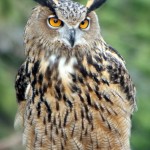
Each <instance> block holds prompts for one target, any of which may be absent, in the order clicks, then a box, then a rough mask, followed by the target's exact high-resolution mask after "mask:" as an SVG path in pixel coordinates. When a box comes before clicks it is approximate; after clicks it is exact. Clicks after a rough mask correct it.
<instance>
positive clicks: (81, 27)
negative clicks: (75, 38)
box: [79, 19, 89, 29]
mask: <svg viewBox="0 0 150 150" xmlns="http://www.w3.org/2000/svg"><path fill="white" fill-rule="evenodd" d="M88 26H89V20H88V19H85V20H84V21H82V22H81V23H80V25H79V27H80V29H86V28H87V27H88Z"/></svg>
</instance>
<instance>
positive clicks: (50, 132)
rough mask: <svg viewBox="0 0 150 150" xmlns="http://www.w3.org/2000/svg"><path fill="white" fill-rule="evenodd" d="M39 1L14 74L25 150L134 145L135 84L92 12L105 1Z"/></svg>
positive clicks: (108, 149) (111, 149) (112, 149)
mask: <svg viewBox="0 0 150 150" xmlns="http://www.w3.org/2000/svg"><path fill="white" fill-rule="evenodd" d="M36 1H37V2H38V3H39V5H38V6H37V7H35V8H34V9H33V12H32V15H31V17H30V19H29V20H28V23H27V25H26V28H25V38H24V45H25V54H26V60H25V61H24V63H23V64H22V66H21V67H20V69H19V71H18V75H17V78H16V95H17V99H18V113H17V115H16V122H15V126H23V143H24V145H25V147H26V149H28V150H34V149H36V150H96V149H97V150H129V149H130V142H129V138H130V129H131V115H132V113H133V111H134V108H135V107H136V102H135V88H134V85H133V83H132V81H131V78H130V75H129V74H128V71H127V69H126V67H125V63H124V60H123V58H122V57H121V56H120V55H119V54H118V52H117V51H116V50H114V49H113V48H112V47H110V46H109V45H108V44H107V43H106V42H105V41H104V39H103V38H102V35H101V33H100V26H99V22H98V18H97V15H96V13H95V12H94V10H95V9H96V8H98V7H99V6H101V5H102V4H103V3H104V1H105V0H89V1H88V3H87V5H86V6H83V5H81V4H79V3H77V2H73V1H71V0H36Z"/></svg>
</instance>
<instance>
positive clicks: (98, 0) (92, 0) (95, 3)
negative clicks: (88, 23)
mask: <svg viewBox="0 0 150 150" xmlns="http://www.w3.org/2000/svg"><path fill="white" fill-rule="evenodd" d="M105 2H106V0H88V2H87V5H86V7H87V8H88V12H91V11H93V10H95V9H97V8H98V7H100V6H101V5H102V4H103V3H105Z"/></svg>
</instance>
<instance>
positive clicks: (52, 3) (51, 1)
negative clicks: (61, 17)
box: [34, 0, 58, 12]
mask: <svg viewBox="0 0 150 150" xmlns="http://www.w3.org/2000/svg"><path fill="white" fill-rule="evenodd" d="M34 1H35V2H37V3H39V4H40V5H42V6H46V7H48V8H49V9H50V10H51V11H53V12H55V8H56V5H57V2H58V1H57V0H34Z"/></svg>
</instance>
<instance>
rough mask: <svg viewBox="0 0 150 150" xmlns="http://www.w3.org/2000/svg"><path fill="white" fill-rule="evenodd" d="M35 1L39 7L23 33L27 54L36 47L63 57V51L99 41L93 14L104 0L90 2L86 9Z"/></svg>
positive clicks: (63, 1) (54, 0)
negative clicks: (61, 54)
mask: <svg viewBox="0 0 150 150" xmlns="http://www.w3.org/2000/svg"><path fill="white" fill-rule="evenodd" d="M35 1H36V2H38V3H39V6H37V7H36V8H35V9H33V12H32V15H31V17H30V19H29V21H28V23H27V26H26V29H25V45H27V46H26V51H29V49H30V48H31V47H34V46H35V45H36V46H37V47H39V46H42V48H43V49H46V50H47V51H49V52H54V51H55V52H57V53H60V52H61V53H62V47H63V49H67V50H68V52H70V51H73V50H74V49H77V48H79V47H80V48H81V47H82V48H83V47H84V48H85V47H91V45H92V43H93V42H94V41H95V40H96V39H99V37H100V27H99V23H98V19H97V15H96V14H95V12H93V10H95V9H96V8H98V7H100V6H101V5H102V4H103V3H104V2H105V0H89V1H88V2H87V5H86V6H84V5H81V4H79V3H77V2H74V1H71V0H35ZM31 41H32V42H31ZM29 43H30V44H29ZM31 43H32V45H31ZM35 49H36V48H35ZM64 53H66V52H64Z"/></svg>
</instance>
